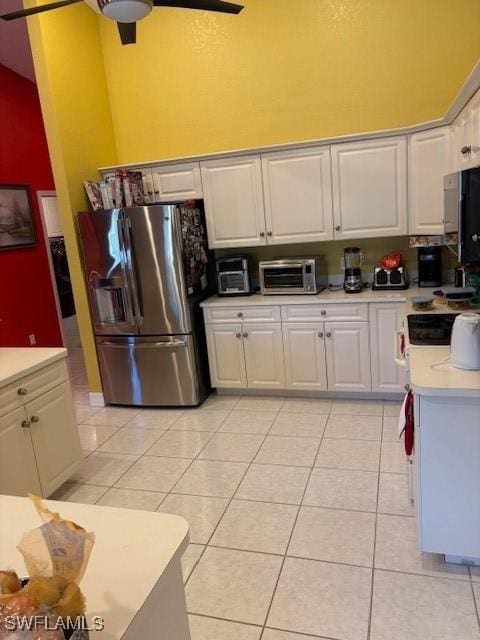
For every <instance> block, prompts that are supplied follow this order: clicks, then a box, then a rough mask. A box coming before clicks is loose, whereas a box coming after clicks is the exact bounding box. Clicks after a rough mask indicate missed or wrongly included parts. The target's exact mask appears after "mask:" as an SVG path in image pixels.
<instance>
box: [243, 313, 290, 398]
mask: <svg viewBox="0 0 480 640" xmlns="http://www.w3.org/2000/svg"><path fill="white" fill-rule="evenodd" d="M242 337H243V345H244V349H245V364H246V367H247V383H248V387H249V388H252V389H284V388H285V363H284V358H283V339H282V325H281V324H280V323H275V324H247V323H245V324H243V334H242Z"/></svg>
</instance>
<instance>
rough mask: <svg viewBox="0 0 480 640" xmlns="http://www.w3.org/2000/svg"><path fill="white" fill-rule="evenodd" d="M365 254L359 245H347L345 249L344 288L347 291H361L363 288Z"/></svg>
mask: <svg viewBox="0 0 480 640" xmlns="http://www.w3.org/2000/svg"><path fill="white" fill-rule="evenodd" d="M362 263H363V255H362V252H361V251H360V249H359V248H358V247H347V248H346V249H344V251H343V264H344V268H345V278H344V281H343V289H344V291H345V293H360V291H361V290H362V289H363V283H362V270H361V266H362Z"/></svg>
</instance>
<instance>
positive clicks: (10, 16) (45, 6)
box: [0, 0, 83, 20]
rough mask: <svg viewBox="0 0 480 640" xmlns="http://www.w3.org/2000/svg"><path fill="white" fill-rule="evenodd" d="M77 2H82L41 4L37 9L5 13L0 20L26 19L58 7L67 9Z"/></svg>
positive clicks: (70, 0) (62, 1)
mask: <svg viewBox="0 0 480 640" xmlns="http://www.w3.org/2000/svg"><path fill="white" fill-rule="evenodd" d="M77 2H83V0H60V1H59V2H52V3H50V4H42V5H40V6H39V7H32V8H31V9H22V10H21V11H13V12H12V13H5V14H4V15H3V16H0V18H3V19H4V20H15V19H16V18H26V17H27V16H33V15H34V14H35V13H43V12H44V11H51V10H52V9H59V8H60V7H68V5H69V4H76V3H77Z"/></svg>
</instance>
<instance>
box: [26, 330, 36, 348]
mask: <svg viewBox="0 0 480 640" xmlns="http://www.w3.org/2000/svg"><path fill="white" fill-rule="evenodd" d="M28 340H29V342H30V346H31V347H33V345H35V344H37V339H36V337H35V334H34V333H31V334H30V335H29V336H28Z"/></svg>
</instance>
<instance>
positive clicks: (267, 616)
mask: <svg viewBox="0 0 480 640" xmlns="http://www.w3.org/2000/svg"><path fill="white" fill-rule="evenodd" d="M332 407H333V403H332V405H331V407H330V411H329V413H328V418H327V420H326V421H325V424H324V427H323V431H322V437H321V439H320V442H319V444H318V447H317V452H316V454H315V458H314V460H313V465H314V464H315V460H316V459H317V456H318V452H319V450H320V447H321V446H322V442H323V438H324V436H325V431H326V430H327V425H328V421H329V419H330V416H331V415H332V414H331V410H332ZM313 465H312V466H311V467H310V472H309V474H308V477H307V481H306V483H305V487H304V488H303V492H302V497H301V499H300V504H299V505H298V507H297V513H296V516H295V520H294V521H293V526H292V529H291V531H290V535H289V537H288V542H287V544H286V546H285V553H284V554H283V560H282V562H281V564H280V570H279V572H278V575H277V579H276V581H275V586H274V588H273V592H272V597H271V598H270V604H269V605H268V608H267V612H266V614H265V619H264V623H263V628H262V632H261V634H260V638H259V640H262V638H263V636H264V634H265V628H266V625H267V623H268V618H269V616H270V612H271V610H272V606H273V601H274V599H275V595H276V593H277V589H278V585H279V583H280V577H281V575H282V572H283V567H284V566H285V562H286V561H287V557H288V556H287V554H288V549H289V547H290V543H291V541H292V538H293V533H294V531H295V528H296V526H297V522H298V517H299V515H300V511H301V509H302V506H303V500H304V498H305V494H306V492H307V488H308V485H309V483H310V478H311V476H312V473H313V470H314V468H315V467H314V466H313Z"/></svg>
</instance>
